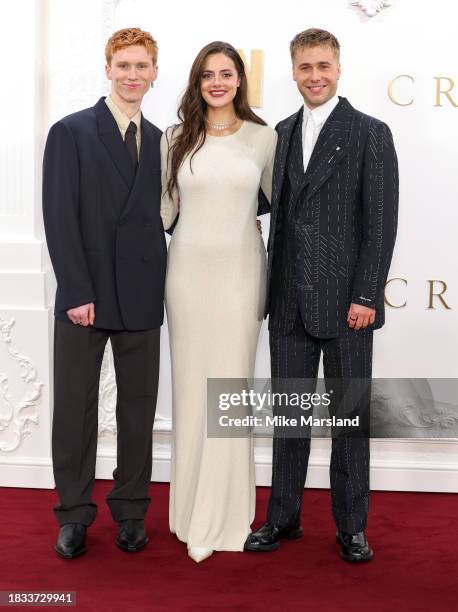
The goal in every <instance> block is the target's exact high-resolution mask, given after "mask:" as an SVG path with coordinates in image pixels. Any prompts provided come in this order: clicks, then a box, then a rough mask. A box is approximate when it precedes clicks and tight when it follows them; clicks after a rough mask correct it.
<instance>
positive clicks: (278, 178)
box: [269, 109, 303, 242]
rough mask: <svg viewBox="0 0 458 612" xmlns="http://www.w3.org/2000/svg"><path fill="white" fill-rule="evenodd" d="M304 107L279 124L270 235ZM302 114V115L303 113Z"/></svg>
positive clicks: (275, 219) (273, 229)
mask: <svg viewBox="0 0 458 612" xmlns="http://www.w3.org/2000/svg"><path fill="white" fill-rule="evenodd" d="M302 110H303V109H301V110H299V111H298V112H297V113H294V115H291V116H290V117H288V118H287V119H285V120H284V121H282V122H281V123H280V124H279V125H278V126H277V132H278V142H277V149H276V152H275V162H274V170H273V177H272V202H271V210H272V213H271V222H270V232H269V242H270V236H272V235H274V232H275V224H276V222H277V215H278V207H279V206H280V200H281V192H282V188H283V182H284V180H285V172H286V161H287V159H288V151H289V147H290V141H291V136H292V134H293V131H294V127H295V125H296V121H297V120H298V116H299V115H301V112H302ZM301 116H302V115H301Z"/></svg>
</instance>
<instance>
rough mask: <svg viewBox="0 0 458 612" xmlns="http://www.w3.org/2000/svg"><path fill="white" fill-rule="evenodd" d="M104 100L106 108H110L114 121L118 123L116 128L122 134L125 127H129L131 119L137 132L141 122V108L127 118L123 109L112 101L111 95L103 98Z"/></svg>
mask: <svg viewBox="0 0 458 612" xmlns="http://www.w3.org/2000/svg"><path fill="white" fill-rule="evenodd" d="M105 102H106V105H107V106H108V108H109V109H110V111H111V113H112V115H113V117H114V118H115V121H116V123H117V124H118V128H119V130H120V132H121V133H122V135H123V136H124V134H125V132H126V130H127V128H128V127H129V123H130V122H131V121H133V122H134V123H135V125H136V126H137V134H138V133H139V131H140V123H141V116H142V113H141V110H138V112H137V113H135V115H134V116H133V117H132V119H129V117H128V116H127V115H126V113H125V112H124V111H122V110H121V109H120V108H119V106H117V105H116V104H115V102H114V101H113V98H112V97H111V96H107V97H106V98H105Z"/></svg>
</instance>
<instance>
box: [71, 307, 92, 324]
mask: <svg viewBox="0 0 458 612" xmlns="http://www.w3.org/2000/svg"><path fill="white" fill-rule="evenodd" d="M67 316H68V318H69V319H70V321H71V322H72V323H74V324H75V325H82V326H83V327H87V326H88V325H93V324H94V319H95V311H94V304H93V303H92V302H91V303H90V304H84V305H83V306H78V307H77V308H70V310H67Z"/></svg>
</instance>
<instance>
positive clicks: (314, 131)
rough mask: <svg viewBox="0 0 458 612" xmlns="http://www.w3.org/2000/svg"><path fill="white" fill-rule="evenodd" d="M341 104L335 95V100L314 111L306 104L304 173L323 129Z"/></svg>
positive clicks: (303, 137) (303, 122) (303, 127)
mask: <svg viewBox="0 0 458 612" xmlns="http://www.w3.org/2000/svg"><path fill="white" fill-rule="evenodd" d="M338 103H339V97H338V96H337V95H335V96H334V97H333V98H331V99H330V100H328V101H327V102H325V103H324V104H322V105H321V106H317V108H314V109H313V110H310V109H309V107H308V106H307V105H306V104H304V116H303V120H302V153H303V160H304V172H305V171H306V170H307V166H308V164H309V161H310V158H311V157H312V153H313V148H314V146H315V144H316V141H317V140H318V136H319V134H320V132H321V128H322V127H323V125H324V124H325V122H326V120H327V118H328V117H329V115H330V114H331V113H332V111H333V110H334V109H335V107H336V106H337V104H338Z"/></svg>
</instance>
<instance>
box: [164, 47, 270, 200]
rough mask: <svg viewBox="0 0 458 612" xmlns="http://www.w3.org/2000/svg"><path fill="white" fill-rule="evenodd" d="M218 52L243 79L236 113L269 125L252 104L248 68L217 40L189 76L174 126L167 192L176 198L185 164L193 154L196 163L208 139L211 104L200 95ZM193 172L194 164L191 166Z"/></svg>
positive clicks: (200, 52) (235, 107) (231, 48)
mask: <svg viewBox="0 0 458 612" xmlns="http://www.w3.org/2000/svg"><path fill="white" fill-rule="evenodd" d="M215 53H223V54H224V55H226V56H227V57H229V58H230V59H231V60H232V61H233V62H234V65H235V68H236V70H237V73H238V77H239V79H240V85H239V87H238V89H237V93H236V95H235V98H234V100H233V103H234V110H235V114H236V115H237V117H238V118H239V119H242V120H245V121H253V122H254V123H258V124H259V125H266V122H265V121H264V120H263V119H261V117H258V115H256V113H254V112H253V111H252V110H251V108H250V105H249V103H248V81H247V77H246V73H245V66H244V64H243V60H242V58H241V57H240V55H239V53H238V52H237V50H236V49H234V47H233V46H232V45H230V44H229V43H225V42H221V41H219V40H218V41H215V42H211V43H209V44H208V45H206V46H205V47H204V48H203V49H201V51H199V53H198V55H197V57H196V59H195V60H194V63H193V65H192V68H191V72H190V74H189V80H188V85H187V87H186V91H185V92H184V94H183V97H182V99H181V103H180V106H179V108H178V118H179V120H180V123H178V124H177V125H176V126H174V128H173V130H172V136H173V135H174V132H175V130H177V129H178V128H181V129H179V131H178V132H177V134H176V137H175V138H171V144H170V143H169V145H170V149H169V155H168V159H167V164H170V175H169V180H168V182H167V192H168V193H169V195H170V196H171V195H172V191H173V189H174V188H176V187H177V175H178V170H179V169H180V166H181V164H182V163H183V161H184V159H185V158H186V156H187V155H189V154H190V153H192V155H191V159H190V160H189V163H190V164H192V158H193V157H194V155H195V154H196V153H197V151H199V150H200V149H201V148H202V147H203V145H204V143H205V138H206V135H207V133H206V129H205V114H206V111H207V103H206V102H205V100H204V99H203V97H202V94H201V92H200V85H201V79H202V74H203V71H204V66H205V61H206V59H207V57H208V56H209V55H213V54H215ZM191 172H192V165H191Z"/></svg>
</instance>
